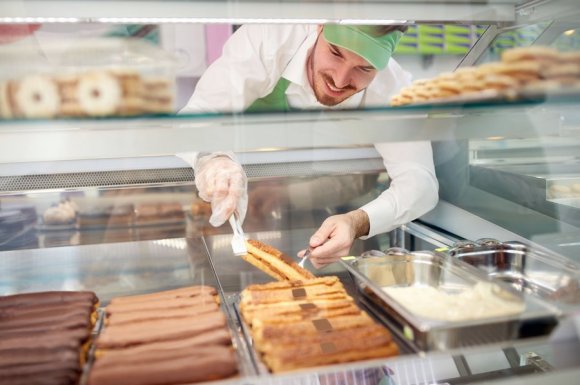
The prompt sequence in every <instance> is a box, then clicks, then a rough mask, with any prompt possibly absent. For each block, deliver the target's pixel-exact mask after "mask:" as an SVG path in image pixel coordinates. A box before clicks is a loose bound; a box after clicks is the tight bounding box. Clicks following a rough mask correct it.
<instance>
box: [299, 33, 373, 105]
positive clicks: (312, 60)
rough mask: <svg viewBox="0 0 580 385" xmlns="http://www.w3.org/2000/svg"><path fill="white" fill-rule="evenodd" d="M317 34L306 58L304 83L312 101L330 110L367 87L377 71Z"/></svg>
mask: <svg viewBox="0 0 580 385" xmlns="http://www.w3.org/2000/svg"><path fill="white" fill-rule="evenodd" d="M320 32H321V31H319V35H318V39H317V40H316V43H315V44H314V47H313V48H312V52H311V53H310V56H309V58H308V62H307V67H308V68H307V70H308V79H309V81H310V85H311V87H312V89H313V90H314V94H315V96H316V99H317V100H318V101H319V102H320V103H321V104H323V105H325V106H329V107H330V106H335V105H337V104H339V103H341V102H342V101H344V100H346V99H347V98H349V97H350V96H352V95H354V94H356V93H357V92H359V91H361V90H363V89H365V88H366V87H368V85H369V84H370V83H371V81H372V80H373V79H374V78H375V76H376V74H377V70H376V69H375V68H374V67H373V66H372V65H370V64H369V62H367V61H366V60H365V59H363V58H362V57H360V56H358V55H357V54H355V53H354V52H351V51H349V50H347V49H345V48H341V47H338V46H336V45H333V44H330V43H328V42H327V41H326V40H325V39H324V36H323V35H322V33H320Z"/></svg>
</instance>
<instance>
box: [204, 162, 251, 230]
mask: <svg viewBox="0 0 580 385" xmlns="http://www.w3.org/2000/svg"><path fill="white" fill-rule="evenodd" d="M231 156H232V157H233V154H232V155H231ZM194 171H195V186H196V187H197V190H198V192H199V197H200V198H201V199H203V200H204V201H206V202H209V203H211V211H212V214H211V217H210V219H209V223H210V224H211V225H212V226H214V227H218V226H221V225H222V224H223V223H224V222H225V221H227V220H228V218H229V217H230V216H231V215H232V214H233V213H234V211H237V212H238V216H239V218H240V222H243V221H244V218H245V217H246V211H247V209H248V178H247V176H246V173H245V172H244V169H243V168H242V166H241V165H240V164H239V163H238V162H236V161H234V160H233V159H232V158H231V157H230V154H226V153H212V154H207V155H202V156H198V158H197V160H196V162H195V167H194Z"/></svg>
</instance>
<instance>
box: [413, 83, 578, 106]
mask: <svg viewBox="0 0 580 385" xmlns="http://www.w3.org/2000/svg"><path fill="white" fill-rule="evenodd" d="M578 96H580V85H574V86H570V87H563V88H556V89H546V90H542V89H533V88H522V89H519V90H514V89H509V90H506V91H499V90H492V89H487V90H482V91H478V92H472V93H467V94H463V95H457V96H450V97H446V98H438V99H433V100H426V101H421V102H413V103H410V104H407V105H404V106H402V107H414V106H421V107H429V106H450V107H457V106H463V105H476V106H486V105H496V104H502V105H505V104H509V103H542V102H545V101H548V100H549V101H559V100H576V99H577V98H578Z"/></svg>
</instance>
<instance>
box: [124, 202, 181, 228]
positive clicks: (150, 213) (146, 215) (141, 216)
mask: <svg viewBox="0 0 580 385" xmlns="http://www.w3.org/2000/svg"><path fill="white" fill-rule="evenodd" d="M183 221H185V213H184V211H183V207H182V206H181V204H180V203H178V202H156V203H141V204H138V205H136V206H135V224H136V225H154V224H156V223H164V222H183Z"/></svg>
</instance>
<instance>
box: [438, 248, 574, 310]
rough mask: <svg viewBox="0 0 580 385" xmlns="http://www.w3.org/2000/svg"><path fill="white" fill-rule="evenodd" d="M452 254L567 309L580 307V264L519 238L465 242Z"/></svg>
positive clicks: (515, 286) (521, 290) (524, 290)
mask: <svg viewBox="0 0 580 385" xmlns="http://www.w3.org/2000/svg"><path fill="white" fill-rule="evenodd" d="M449 255H450V256H452V257H455V258H457V259H459V260H461V261H463V262H466V263H468V264H470V265H472V266H475V267H477V268H479V269H481V270H483V271H484V272H485V273H486V274H487V275H488V276H489V277H492V278H495V279H498V280H501V281H504V282H507V283H509V284H510V285H511V286H512V287H513V288H515V289H516V290H518V291H520V292H526V293H529V294H531V295H535V296H538V297H540V298H542V299H544V300H546V301H549V302H552V303H554V304H555V305H556V306H558V307H559V308H560V309H561V310H562V311H564V312H570V311H574V310H578V309H580V266H578V265H577V264H575V263H573V262H572V261H570V260H568V259H565V258H563V257H559V256H557V255H547V254H545V253H544V252H542V251H540V250H536V249H534V248H530V247H528V246H527V245H525V244H522V243H520V242H499V241H497V240H489V239H483V240H478V241H475V242H462V243H460V244H457V245H456V246H455V247H453V248H452V249H450V250H449Z"/></svg>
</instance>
